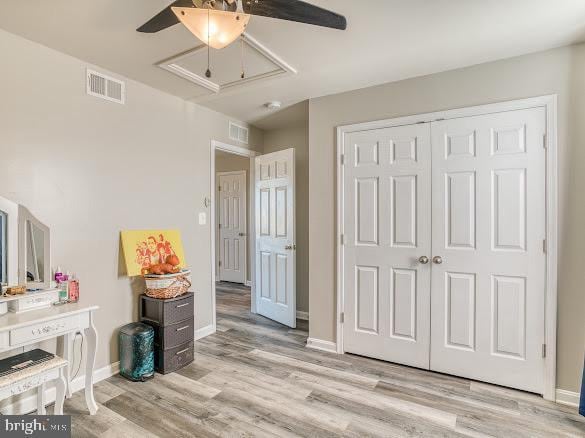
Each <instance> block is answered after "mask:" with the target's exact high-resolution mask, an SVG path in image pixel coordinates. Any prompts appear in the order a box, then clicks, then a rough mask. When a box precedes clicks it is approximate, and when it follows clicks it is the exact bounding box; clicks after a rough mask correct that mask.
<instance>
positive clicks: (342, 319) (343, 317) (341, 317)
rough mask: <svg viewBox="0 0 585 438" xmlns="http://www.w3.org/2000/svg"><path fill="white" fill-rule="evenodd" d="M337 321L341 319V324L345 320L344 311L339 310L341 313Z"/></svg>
mask: <svg viewBox="0 0 585 438" xmlns="http://www.w3.org/2000/svg"><path fill="white" fill-rule="evenodd" d="M339 321H341V323H342V324H343V323H344V322H345V312H341V315H339Z"/></svg>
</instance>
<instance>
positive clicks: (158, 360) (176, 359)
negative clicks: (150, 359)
mask: <svg viewBox="0 0 585 438" xmlns="http://www.w3.org/2000/svg"><path fill="white" fill-rule="evenodd" d="M193 359H194V353H193V341H190V342H187V343H186V344H182V345H179V346H177V347H175V348H170V349H168V350H163V349H161V348H156V349H155V350H154V363H155V367H156V371H157V372H158V373H161V374H169V373H172V372H173V371H177V370H180V369H181V368H183V367H184V366H186V365H189V364H190V363H191V362H193Z"/></svg>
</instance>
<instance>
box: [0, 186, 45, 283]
mask: <svg viewBox="0 0 585 438" xmlns="http://www.w3.org/2000/svg"><path fill="white" fill-rule="evenodd" d="M0 284H1V285H2V287H7V286H16V285H26V287H27V289H48V288H49V287H50V284H51V260H50V230H49V227H47V226H46V225H45V224H43V223H42V222H41V221H39V220H38V219H37V218H36V217H35V216H34V215H33V214H32V213H31V212H30V211H29V210H28V209H27V208H26V207H24V206H22V205H19V204H17V203H15V202H12V201H10V200H8V199H6V198H2V197H0Z"/></svg>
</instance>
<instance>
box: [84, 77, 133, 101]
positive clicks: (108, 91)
mask: <svg viewBox="0 0 585 438" xmlns="http://www.w3.org/2000/svg"><path fill="white" fill-rule="evenodd" d="M87 94H89V95H90V96H94V97H99V98H101V99H105V100H109V101H110V102H117V103H121V104H124V103H125V102H126V84H125V83H124V82H122V81H120V80H118V79H114V78H112V77H110V76H107V75H105V74H103V73H99V72H97V71H94V70H90V69H87Z"/></svg>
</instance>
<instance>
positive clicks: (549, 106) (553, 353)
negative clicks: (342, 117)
mask: <svg viewBox="0 0 585 438" xmlns="http://www.w3.org/2000/svg"><path fill="white" fill-rule="evenodd" d="M537 107H543V108H545V111H546V136H545V139H544V144H543V147H544V148H545V154H546V188H545V192H546V195H545V196H546V201H545V202H546V212H545V214H546V253H545V258H546V273H545V286H546V290H545V315H544V327H545V329H544V330H545V332H544V342H545V344H546V356H545V358H544V375H543V382H544V393H543V397H544V398H545V399H546V400H551V401H554V400H555V397H556V395H555V394H556V364H557V263H558V164H557V162H558V148H557V95H556V94H552V95H546V96H539V97H533V98H528V99H520V100H512V101H505V102H500V103H493V104H487V105H479V106H472V107H464V108H458V109H452V110H445V111H437V112H432V113H425V114H417V115H411V116H404V117H397V118H393V119H386V120H378V121H373V122H365V123H357V124H352V125H342V126H338V127H337V139H336V140H337V151H336V157H337V158H336V162H337V164H336V170H337V182H336V186H337V213H336V216H337V231H336V301H337V308H336V316H335V319H336V348H337V353H338V354H343V353H344V348H343V322H342V318H341V315H342V313H343V311H344V282H343V269H344V246H343V244H342V236H343V235H344V234H345V230H344V187H343V181H344V166H343V164H344V163H343V153H344V149H345V145H344V140H345V135H346V134H350V133H353V132H359V131H368V130H374V129H382V128H392V127H397V126H403V125H413V124H416V123H430V122H434V121H437V120H439V119H455V118H461V117H472V116H479V115H487V114H492V113H501V112H506V111H516V110H522V109H529V108H537ZM431 147H432V145H431Z"/></svg>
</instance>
